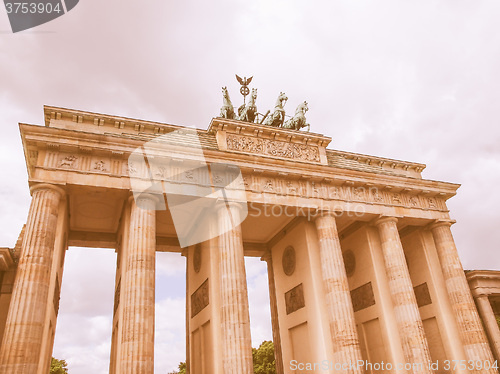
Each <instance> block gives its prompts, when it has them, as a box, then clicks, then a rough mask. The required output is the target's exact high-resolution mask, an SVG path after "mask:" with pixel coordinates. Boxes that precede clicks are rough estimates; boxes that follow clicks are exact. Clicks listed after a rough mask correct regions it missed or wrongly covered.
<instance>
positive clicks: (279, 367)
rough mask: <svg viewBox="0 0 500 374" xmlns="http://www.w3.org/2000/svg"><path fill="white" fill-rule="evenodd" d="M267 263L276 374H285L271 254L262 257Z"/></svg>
mask: <svg viewBox="0 0 500 374" xmlns="http://www.w3.org/2000/svg"><path fill="white" fill-rule="evenodd" d="M262 260H264V261H266V263H267V278H268V280H269V302H270V304H271V325H272V328H273V344H274V359H275V363H276V374H284V373H285V369H284V367H283V352H282V350H281V335H280V325H279V319H278V302H277V300H276V285H275V283H274V268H273V257H272V255H271V252H268V253H266V254H265V255H264V256H262Z"/></svg>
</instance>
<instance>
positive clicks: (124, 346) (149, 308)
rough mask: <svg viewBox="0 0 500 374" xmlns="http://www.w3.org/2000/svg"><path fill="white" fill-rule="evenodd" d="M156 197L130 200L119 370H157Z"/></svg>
mask: <svg viewBox="0 0 500 374" xmlns="http://www.w3.org/2000/svg"><path fill="white" fill-rule="evenodd" d="M155 202H156V200H155V198H154V197H153V196H151V195H147V194H143V195H141V196H140V197H139V198H138V199H137V201H136V202H135V201H133V200H132V201H131V213H130V214H131V216H130V228H129V230H130V231H129V239H128V245H127V252H126V256H127V258H126V260H125V269H124V281H122V292H121V294H122V295H123V315H122V318H123V319H122V323H123V327H122V336H121V354H120V360H121V365H120V374H153V373H154V331H155V263H156V262H155V253H156V252H155V251H156V220H155V216H156V212H155Z"/></svg>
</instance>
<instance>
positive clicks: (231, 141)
mask: <svg viewBox="0 0 500 374" xmlns="http://www.w3.org/2000/svg"><path fill="white" fill-rule="evenodd" d="M226 142H227V148H228V149H229V150H234V151H240V152H248V153H254V154H259V155H264V156H271V157H283V158H290V159H294V160H300V161H314V162H320V158H319V149H318V147H317V146H311V145H305V144H297V143H287V142H282V141H279V140H272V139H262V138H252V137H248V136H244V135H234V134H227V138H226Z"/></svg>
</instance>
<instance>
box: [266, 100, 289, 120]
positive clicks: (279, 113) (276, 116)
mask: <svg viewBox="0 0 500 374" xmlns="http://www.w3.org/2000/svg"><path fill="white" fill-rule="evenodd" d="M287 100H288V97H286V95H285V93H284V92H280V94H279V96H278V99H277V100H276V104H275V105H274V112H273V114H272V115H270V116H269V117H266V119H265V121H264V125H268V126H273V127H280V126H282V125H283V122H284V120H285V109H284V108H283V107H284V106H285V104H286V101H287Z"/></svg>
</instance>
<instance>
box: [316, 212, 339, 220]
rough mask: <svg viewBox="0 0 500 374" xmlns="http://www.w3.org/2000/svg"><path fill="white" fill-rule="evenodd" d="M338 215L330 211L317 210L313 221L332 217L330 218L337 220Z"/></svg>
mask: <svg viewBox="0 0 500 374" xmlns="http://www.w3.org/2000/svg"><path fill="white" fill-rule="evenodd" d="M337 216H338V213H337V212H336V211H334V210H330V209H323V210H319V209H318V210H317V211H316V214H315V217H314V219H315V220H316V219H318V218H322V217H332V218H337Z"/></svg>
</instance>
